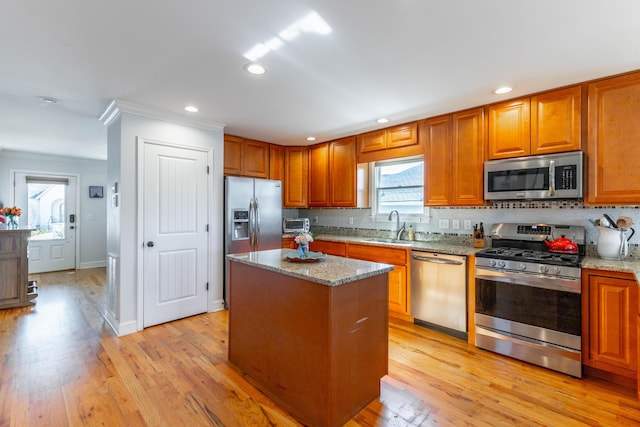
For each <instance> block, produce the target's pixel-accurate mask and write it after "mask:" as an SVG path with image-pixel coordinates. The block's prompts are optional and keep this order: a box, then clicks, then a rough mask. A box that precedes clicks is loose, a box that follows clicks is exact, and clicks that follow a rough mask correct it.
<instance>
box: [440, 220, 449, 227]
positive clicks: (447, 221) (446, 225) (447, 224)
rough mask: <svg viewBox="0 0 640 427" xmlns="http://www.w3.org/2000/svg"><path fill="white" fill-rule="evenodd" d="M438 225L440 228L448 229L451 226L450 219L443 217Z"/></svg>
mask: <svg viewBox="0 0 640 427" xmlns="http://www.w3.org/2000/svg"><path fill="white" fill-rule="evenodd" d="M438 227H440V228H444V229H447V228H449V220H448V219H441V220H439V221H438Z"/></svg>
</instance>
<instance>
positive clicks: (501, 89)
mask: <svg viewBox="0 0 640 427" xmlns="http://www.w3.org/2000/svg"><path fill="white" fill-rule="evenodd" d="M512 90H513V88H512V87H510V86H502V87H499V88H498V89H496V90H494V91H493V93H495V94H496V95H504V94H505V93H509V92H511V91H512Z"/></svg>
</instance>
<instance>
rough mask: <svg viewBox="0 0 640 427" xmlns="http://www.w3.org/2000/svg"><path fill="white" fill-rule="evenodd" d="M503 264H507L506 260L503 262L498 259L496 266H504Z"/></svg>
mask: <svg viewBox="0 0 640 427" xmlns="http://www.w3.org/2000/svg"><path fill="white" fill-rule="evenodd" d="M505 265H507V263H506V262H504V261H498V267H500V268H504V266H505Z"/></svg>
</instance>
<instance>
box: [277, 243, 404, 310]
mask: <svg viewBox="0 0 640 427" xmlns="http://www.w3.org/2000/svg"><path fill="white" fill-rule="evenodd" d="M282 247H283V248H291V249H295V248H296V247H297V244H296V243H295V242H294V240H293V237H283V238H282ZM309 250H311V251H313V252H322V253H323V254H327V255H336V256H342V257H347V258H356V259H362V260H365V261H372V262H383V263H385V264H391V265H393V267H394V268H393V270H392V271H390V272H389V314H391V315H394V316H395V317H401V318H404V319H406V320H410V314H411V313H410V310H411V309H410V307H411V305H410V301H409V298H410V296H409V292H408V289H409V280H408V277H409V250H408V249H402V248H390V247H388V246H375V245H363V244H359V243H349V242H334V241H331V240H314V241H313V242H311V243H309Z"/></svg>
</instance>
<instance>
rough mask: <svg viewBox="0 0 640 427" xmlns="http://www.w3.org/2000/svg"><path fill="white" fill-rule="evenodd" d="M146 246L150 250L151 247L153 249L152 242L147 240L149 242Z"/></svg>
mask: <svg viewBox="0 0 640 427" xmlns="http://www.w3.org/2000/svg"><path fill="white" fill-rule="evenodd" d="M147 246H149V247H150V248H152V247H153V240H149V241H148V242H147Z"/></svg>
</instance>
